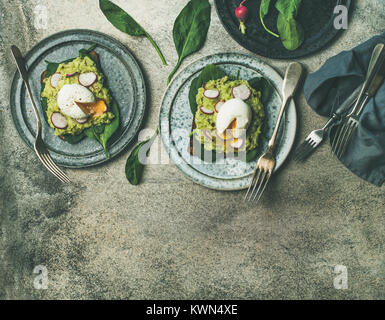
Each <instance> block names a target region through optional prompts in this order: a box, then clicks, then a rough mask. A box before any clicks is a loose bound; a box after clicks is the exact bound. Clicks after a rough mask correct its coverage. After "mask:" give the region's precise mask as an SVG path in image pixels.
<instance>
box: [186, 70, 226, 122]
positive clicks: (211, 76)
mask: <svg viewBox="0 0 385 320" xmlns="http://www.w3.org/2000/svg"><path fill="white" fill-rule="evenodd" d="M224 76H226V73H225V72H224V71H223V70H222V69H221V68H219V67H217V66H216V65H214V64H209V65H207V66H206V67H205V68H204V69H203V70H202V72H201V73H200V75H199V76H198V77H197V78H195V79H194V80H193V81H192V82H191V86H190V91H189V102H190V109H191V112H192V114H193V115H195V113H196V111H197V109H198V105H197V102H196V96H197V94H198V90H199V88H200V87H202V86H203V85H204V84H205V83H206V82H208V81H210V80H218V79H221V78H223V77H224Z"/></svg>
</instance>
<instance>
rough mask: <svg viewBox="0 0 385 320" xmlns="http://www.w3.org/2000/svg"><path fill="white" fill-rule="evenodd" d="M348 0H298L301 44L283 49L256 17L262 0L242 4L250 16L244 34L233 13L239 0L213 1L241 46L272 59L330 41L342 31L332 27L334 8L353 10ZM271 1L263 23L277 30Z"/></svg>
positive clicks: (308, 51)
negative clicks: (303, 38)
mask: <svg viewBox="0 0 385 320" xmlns="http://www.w3.org/2000/svg"><path fill="white" fill-rule="evenodd" d="M351 2H352V1H351V0H306V1H302V2H301V6H300V9H299V12H298V17H297V20H298V22H299V23H300V24H301V25H302V26H303V28H304V29H305V41H304V43H303V44H302V45H301V46H300V47H299V48H298V49H297V50H294V51H289V50H287V49H285V47H284V46H283V45H282V42H281V39H278V38H276V37H274V36H272V35H271V34H269V33H268V32H267V31H266V30H265V29H264V28H263V26H262V23H261V21H260V18H259V9H260V5H261V0H248V1H246V2H245V4H244V5H245V6H246V7H247V8H248V12H249V16H248V18H247V20H246V22H245V24H246V34H242V33H241V32H240V30H239V21H238V19H237V18H236V16H235V13H234V12H235V8H237V7H238V6H239V4H240V3H241V0H215V7H216V9H217V13H218V16H219V18H220V20H221V22H222V24H223V26H224V27H225V29H226V31H227V32H228V33H229V34H230V36H231V37H232V38H233V39H234V40H235V41H237V42H238V43H239V44H240V45H241V46H242V47H244V48H246V49H248V50H250V51H252V52H255V53H257V54H260V55H263V56H265V57H269V58H273V59H297V58H300V57H304V56H307V55H310V54H313V53H315V52H318V51H319V50H321V49H322V48H324V47H326V46H327V45H328V44H330V43H331V42H332V41H333V40H334V39H335V38H336V37H337V36H338V34H340V33H341V31H342V30H338V29H336V28H335V27H334V19H335V18H336V16H337V15H336V14H335V13H334V8H335V7H336V6H338V5H343V6H346V8H347V9H349V14H351V12H352V6H351ZM274 5H275V1H272V2H271V4H270V10H269V14H268V15H267V16H266V17H265V18H264V22H265V24H266V26H267V27H268V28H269V29H271V30H272V31H274V32H277V18H278V10H276V9H275V7H274Z"/></svg>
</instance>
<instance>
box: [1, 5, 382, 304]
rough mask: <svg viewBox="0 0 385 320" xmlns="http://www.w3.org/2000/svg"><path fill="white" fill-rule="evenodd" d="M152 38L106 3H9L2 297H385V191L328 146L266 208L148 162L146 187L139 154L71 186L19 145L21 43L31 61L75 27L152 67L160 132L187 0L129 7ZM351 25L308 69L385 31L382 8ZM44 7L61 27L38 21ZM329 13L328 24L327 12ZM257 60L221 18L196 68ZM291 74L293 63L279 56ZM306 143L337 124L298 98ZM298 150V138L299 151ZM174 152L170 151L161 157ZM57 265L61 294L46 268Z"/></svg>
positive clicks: (361, 14)
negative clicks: (137, 168)
mask: <svg viewBox="0 0 385 320" xmlns="http://www.w3.org/2000/svg"><path fill="white" fill-rule="evenodd" d="M116 2H117V3H118V4H119V5H121V6H122V7H123V8H125V9H126V10H129V11H130V13H131V14H132V15H134V16H135V17H137V19H138V20H139V21H140V22H141V24H142V25H143V26H144V27H145V28H146V29H147V30H148V31H149V32H150V33H151V34H152V35H153V37H154V38H155V39H156V41H157V42H158V43H159V45H160V47H161V48H162V50H163V52H164V54H165V56H166V57H167V59H168V62H169V66H168V67H163V66H162V64H161V63H160V60H159V58H158V56H157V55H156V53H155V51H154V50H153V49H152V47H151V46H150V44H149V42H148V41H147V40H146V39H134V38H131V37H129V36H127V35H125V34H123V33H121V32H119V31H117V30H115V29H114V28H113V27H112V26H111V25H110V24H109V23H108V21H106V19H105V18H104V17H103V15H102V14H101V12H100V11H99V9H98V5H97V1H96V0H82V1H79V0H78V1H69V0H63V1H43V0H40V1H39V0H27V1H21V0H11V1H5V0H0V86H1V89H0V137H1V142H0V209H1V215H0V226H1V229H0V237H1V242H0V298H2V299H72V298H74V299H92V298H100V299H115V298H124V299H140V298H143V299H151V298H157V299H180V298H192V299H194V298H202V299H204V298H218V299H220V298H226V299H227V298H234V299H266V298H277V299H283V298H289V299H315V298H321V299H359V298H362V299H384V298H385V261H384V256H385V255H384V253H385V252H384V243H385V241H384V240H385V239H384V235H385V215H384V213H385V212H384V211H385V210H384V208H385V200H384V199H385V189H384V188H377V187H375V186H372V185H370V184H368V183H366V182H364V181H361V180H360V179H359V178H357V177H355V176H354V175H353V174H351V173H350V172H349V171H348V170H347V169H345V168H344V167H343V166H342V165H341V164H339V163H338V162H337V161H336V160H335V159H333V158H332V157H331V155H330V150H329V147H328V146H327V145H324V146H323V147H322V148H321V149H320V150H319V151H318V152H317V154H316V155H314V156H313V157H312V158H311V159H310V160H309V161H308V162H307V163H306V164H305V165H302V166H299V165H296V164H295V163H293V162H291V161H289V162H288V163H287V165H285V166H284V168H283V170H281V171H280V172H279V174H278V175H276V176H275V177H274V179H273V181H272V182H271V185H270V188H269V190H268V192H267V193H266V196H265V197H264V199H263V201H262V202H261V204H260V205H259V206H258V207H255V206H254V205H253V204H246V203H243V202H242V198H243V196H244V193H243V192H234V193H226V192H217V191H211V190H208V189H205V188H203V187H200V186H198V185H195V184H193V183H192V182H190V181H189V180H188V179H187V178H186V177H185V176H183V174H182V173H181V172H179V170H178V169H177V168H176V167H175V166H173V165H170V164H164V165H149V166H148V167H147V168H146V171H145V174H144V180H143V183H142V184H141V185H140V186H137V187H133V186H131V185H130V184H129V183H128V182H127V181H126V179H125V176H124V165H125V160H126V158H127V155H128V152H129V150H127V151H126V152H124V153H123V154H122V155H121V156H120V157H118V158H117V159H115V160H114V161H112V162H110V163H108V164H106V165H103V166H99V167H95V168H92V169H85V170H67V172H68V174H69V176H70V178H71V179H72V180H73V184H71V185H62V184H60V183H58V182H57V181H56V180H55V178H53V177H51V176H50V174H49V173H48V172H47V171H45V170H44V169H43V168H42V166H41V165H40V163H39V161H38V160H37V158H36V157H35V156H34V154H33V152H31V150H30V149H28V148H27V147H26V146H25V145H24V143H23V141H22V140H21V139H20V137H19V136H18V134H17V132H16V130H15V128H14V126H13V123H12V119H11V116H10V110H9V98H8V97H9V89H10V83H11V78H12V77H13V74H14V72H15V69H16V68H15V65H14V64H13V61H12V59H11V56H10V52H9V46H10V45H11V44H17V45H19V46H20V47H21V49H22V50H23V51H24V52H25V51H26V50H28V49H30V48H31V47H32V46H33V45H35V44H36V43H37V42H38V41H40V40H41V39H43V38H44V37H46V36H48V35H50V34H53V33H56V32H58V31H62V30H66V29H69V28H89V29H94V30H98V31H102V32H105V33H107V34H109V35H112V36H114V37H115V38H116V39H118V40H120V41H121V42H122V43H124V44H125V45H126V46H127V47H128V48H130V50H131V51H132V52H133V54H134V55H135V56H136V57H137V58H138V60H139V62H140V64H141V65H142V67H143V69H144V72H145V75H146V78H147V82H148V89H149V91H150V99H149V104H148V114H147V116H146V120H145V123H144V126H145V127H147V128H155V127H156V126H157V123H158V114H159V106H160V102H161V99H162V95H163V93H164V90H165V89H166V78H167V75H168V73H169V72H170V71H171V69H172V65H173V64H174V63H175V62H176V59H177V55H176V52H175V50H174V48H173V41H172V33H171V30H172V23H173V20H174V18H175V17H176V16H177V14H178V13H179V11H180V10H181V9H182V7H183V6H184V4H185V3H186V2H187V1H185V0H171V1H170V0H157V1H153V0H142V1H140V5H138V1H134V0H125V1H124V0H120V1H116ZM356 2H357V5H356V10H355V12H354V15H353V17H352V20H351V23H350V25H349V29H348V31H347V32H345V33H344V35H343V36H342V37H340V38H339V39H338V41H337V42H335V43H334V44H333V45H332V46H330V47H329V48H327V49H326V50H324V51H322V52H320V53H318V54H317V55H315V56H312V57H309V58H306V59H303V60H301V62H303V63H304V64H305V66H306V67H307V68H308V70H309V71H314V70H316V69H317V68H318V67H320V66H321V64H322V63H323V62H324V61H325V60H326V59H327V58H328V57H331V56H333V55H334V54H336V53H338V52H340V51H341V50H344V49H349V48H352V47H353V46H355V45H357V44H358V43H360V42H362V41H364V40H366V39H368V38H369V37H371V36H373V35H375V34H377V33H380V32H383V31H384V29H385V12H384V6H383V4H382V1H378V0H377V1H375V0H358V1H356ZM37 5H44V6H46V8H47V10H48V18H49V19H48V29H46V30H44V29H43V30H39V29H38V30H37V29H36V28H35V26H34V20H35V13H34V10H35V8H36V6H37ZM315 18H316V17H315ZM226 51H236V52H241V53H247V51H246V50H244V49H242V48H241V47H239V46H238V45H237V44H236V42H235V41H233V40H232V39H231V38H230V37H229V36H228V35H227V34H226V32H225V31H224V29H223V27H222V26H221V24H220V22H219V20H218V17H217V15H216V13H215V10H213V11H212V25H211V28H210V31H209V36H208V41H207V43H206V46H205V47H204V49H203V50H201V51H200V52H199V53H198V54H195V55H193V56H191V57H189V58H188V59H187V60H186V61H185V62H184V63H183V67H184V66H186V65H187V64H188V63H190V62H192V61H194V60H196V59H198V58H200V57H202V56H204V55H209V54H214V53H218V52H226ZM263 60H264V61H266V62H268V63H270V64H272V65H273V66H274V67H275V68H276V69H277V70H279V71H280V72H281V73H282V72H283V70H284V69H285V66H286V65H287V62H285V61H271V60H269V59H265V58H263ZM297 103H298V112H299V122H300V126H299V128H298V138H297V139H298V141H299V140H300V139H302V138H304V137H305V135H306V134H307V133H308V132H309V131H310V130H311V129H314V128H316V127H318V126H320V125H321V124H323V122H324V121H325V119H323V118H321V117H318V116H316V115H315V114H314V113H313V112H312V111H311V110H310V108H309V107H307V106H306V102H305V101H304V98H303V95H300V96H299V97H298V99H297ZM298 141H297V143H298ZM158 152H159V154H162V156H164V153H162V148H160V147H159V148H154V150H153V153H158ZM339 264H341V265H345V266H346V267H347V268H348V289H347V290H337V289H335V288H334V286H333V280H334V278H335V276H336V274H334V272H333V270H334V266H336V265H339ZM37 265H44V266H46V267H47V269H48V279H49V282H48V289H47V290H37V289H35V288H34V286H33V281H34V277H35V275H34V274H33V269H34V267H35V266H37Z"/></svg>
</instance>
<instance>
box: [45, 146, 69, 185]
mask: <svg viewBox="0 0 385 320" xmlns="http://www.w3.org/2000/svg"><path fill="white" fill-rule="evenodd" d="M46 158H47V162H48V163H49V164H50V166H51V168H52V169H53V170H54V171H55V172H56V173H57V174H58V175H59V176H60V177H61V178H62V179H63V182H65V183H69V182H71V180H70V179H69V178H68V176H67V175H66V174H65V173H64V172H63V171H62V170H61V169H60V168H59V167H58V166H57V165H56V163H55V162H54V161H53V160H52V158H51V156H50V155H49V153H48V154H46Z"/></svg>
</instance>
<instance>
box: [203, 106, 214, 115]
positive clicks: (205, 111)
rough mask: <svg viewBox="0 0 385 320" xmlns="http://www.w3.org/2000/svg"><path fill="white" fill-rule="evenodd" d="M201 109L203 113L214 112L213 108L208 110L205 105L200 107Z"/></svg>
mask: <svg viewBox="0 0 385 320" xmlns="http://www.w3.org/2000/svg"><path fill="white" fill-rule="evenodd" d="M200 109H201V111H202V112H203V113H204V114H214V111H213V110H210V109H207V108H205V107H203V106H202V107H200Z"/></svg>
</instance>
